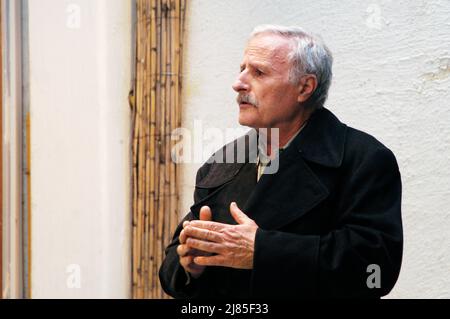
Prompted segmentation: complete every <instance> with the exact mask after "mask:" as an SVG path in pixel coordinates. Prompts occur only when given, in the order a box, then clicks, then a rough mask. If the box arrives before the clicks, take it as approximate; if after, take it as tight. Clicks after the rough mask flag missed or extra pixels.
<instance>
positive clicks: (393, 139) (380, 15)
mask: <svg viewBox="0 0 450 319" xmlns="http://www.w3.org/2000/svg"><path fill="white" fill-rule="evenodd" d="M449 16H450V5H449V2H448V0H435V1H406V0H401V1H391V0H373V1H356V0H354V1H334V2H333V1H328V0H319V1H293V0H291V1H289V0H283V1H280V0H279V1H274V0H264V1H262V0H246V1H241V0H227V1H222V0H195V1H190V6H189V14H188V25H187V34H188V38H187V45H186V49H187V55H186V58H185V78H184V96H183V97H184V102H185V106H184V109H185V112H184V115H183V118H184V123H183V126H184V127H186V128H189V129H193V126H194V120H195V119H197V120H203V121H204V122H203V126H204V127H219V128H223V129H225V128H227V127H236V126H237V114H238V109H237V106H236V103H235V101H234V99H235V94H234V92H233V91H232V89H231V84H232V82H233V80H234V78H235V76H236V75H237V74H238V69H239V63H240V60H241V58H242V52H243V49H244V46H245V40H246V38H247V35H248V34H249V33H250V32H251V30H252V29H253V27H254V26H256V25H258V24H263V23H273V24H284V25H300V26H302V27H304V28H306V29H308V30H311V31H313V32H316V33H319V34H321V35H322V37H323V38H324V40H325V42H326V43H327V44H328V46H329V47H330V48H331V50H332V51H333V53H334V58H335V64H334V73H335V77H334V83H333V86H332V88H331V92H330V98H329V101H328V107H329V108H330V109H331V110H332V111H333V112H335V114H337V115H338V117H339V118H340V119H341V120H342V121H343V122H345V123H347V124H348V125H350V126H353V127H355V128H359V129H362V130H364V131H366V132H368V133H370V134H373V135H374V136H376V137H377V138H378V139H379V140H381V141H382V142H383V143H385V144H386V145H387V146H388V147H389V148H391V149H392V150H393V152H394V153H395V155H396V156H397V160H398V162H399V165H400V170H401V173H402V180H403V192H404V193H403V220H404V228H405V229H404V231H405V250H404V261H403V268H402V272H401V275H400V278H399V281H398V283H397V285H396V287H395V288H394V290H393V291H392V293H391V294H390V295H389V297H394V298H420V297H423V298H444V297H445V298H450V276H449V265H450V250H449V247H450V231H449V229H450V208H449V207H450V196H449V195H450V165H449V164H450V109H449V101H450V47H449V43H450V23H449V20H448V18H449ZM199 166H200V164H199V163H196V164H193V165H185V166H183V168H184V170H183V174H182V197H181V200H182V202H181V211H182V212H183V213H186V212H187V211H188V209H189V206H190V205H191V204H192V192H193V185H194V179H195V171H196V169H197V168H198V167H199Z"/></svg>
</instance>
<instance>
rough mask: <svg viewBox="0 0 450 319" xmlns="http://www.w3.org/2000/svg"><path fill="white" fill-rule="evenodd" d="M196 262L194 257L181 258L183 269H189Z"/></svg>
mask: <svg viewBox="0 0 450 319" xmlns="http://www.w3.org/2000/svg"><path fill="white" fill-rule="evenodd" d="M193 262H194V256H191V255H188V256H184V257H180V265H181V266H183V268H186V267H189V265H190V264H192V263H193Z"/></svg>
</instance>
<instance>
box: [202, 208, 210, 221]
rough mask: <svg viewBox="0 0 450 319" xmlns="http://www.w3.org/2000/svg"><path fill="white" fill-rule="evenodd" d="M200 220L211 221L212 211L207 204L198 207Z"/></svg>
mask: <svg viewBox="0 0 450 319" xmlns="http://www.w3.org/2000/svg"><path fill="white" fill-rule="evenodd" d="M200 220H205V221H211V220H212V212H211V208H209V207H208V206H203V207H202V208H200Z"/></svg>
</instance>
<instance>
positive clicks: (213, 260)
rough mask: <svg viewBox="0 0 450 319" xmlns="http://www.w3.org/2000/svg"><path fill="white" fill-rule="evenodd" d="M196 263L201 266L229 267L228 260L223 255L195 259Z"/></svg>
mask: <svg viewBox="0 0 450 319" xmlns="http://www.w3.org/2000/svg"><path fill="white" fill-rule="evenodd" d="M194 263H195V264H196V265H200V266H224V267H228V263H227V261H226V258H225V257H224V256H222V255H215V256H209V257H195V258H194Z"/></svg>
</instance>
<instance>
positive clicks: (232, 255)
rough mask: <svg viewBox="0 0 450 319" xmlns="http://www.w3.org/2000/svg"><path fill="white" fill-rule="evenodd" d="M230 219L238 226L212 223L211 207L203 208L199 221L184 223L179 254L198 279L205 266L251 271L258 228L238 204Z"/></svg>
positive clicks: (184, 264)
mask: <svg viewBox="0 0 450 319" xmlns="http://www.w3.org/2000/svg"><path fill="white" fill-rule="evenodd" d="M230 212H231V216H233V218H234V220H235V221H236V222H237V223H238V224H237V225H229V224H223V223H218V222H213V221H211V220H212V212H211V209H210V208H209V207H208V206H203V207H202V208H201V209H200V220H192V221H185V222H184V223H183V230H182V231H181V233H180V236H179V240H180V245H179V246H178V247H177V253H178V255H179V257H180V264H181V265H182V266H183V268H184V269H185V270H186V271H187V272H189V273H190V274H191V276H192V277H194V278H198V277H199V276H200V275H201V274H202V273H203V271H204V270H205V267H206V266H223V267H231V268H237V269H252V268H253V255H254V248H255V236H256V231H257V229H258V225H256V223H255V222H254V221H253V220H252V219H250V218H249V217H247V215H245V214H244V213H243V212H242V211H241V210H240V209H239V207H238V206H237V205H236V203H234V202H233V203H231V205H230Z"/></svg>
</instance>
